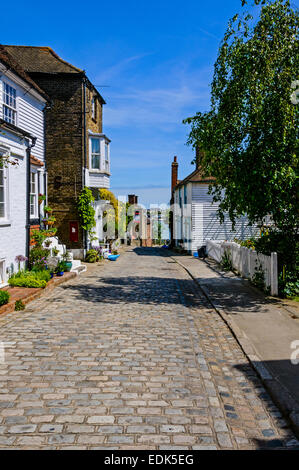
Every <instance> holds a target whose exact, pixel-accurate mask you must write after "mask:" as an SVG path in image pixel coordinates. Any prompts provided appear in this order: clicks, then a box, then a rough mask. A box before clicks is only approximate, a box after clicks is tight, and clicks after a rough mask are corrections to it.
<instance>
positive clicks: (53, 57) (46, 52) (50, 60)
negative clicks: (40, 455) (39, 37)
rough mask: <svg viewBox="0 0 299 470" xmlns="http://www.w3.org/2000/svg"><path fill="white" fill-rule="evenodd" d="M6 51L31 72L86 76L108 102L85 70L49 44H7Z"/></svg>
mask: <svg viewBox="0 0 299 470" xmlns="http://www.w3.org/2000/svg"><path fill="white" fill-rule="evenodd" d="M3 47H5V49H6V51H8V53H9V54H10V55H12V56H13V57H14V59H15V60H16V61H17V62H18V63H19V64H20V65H21V66H22V67H23V69H24V70H25V71H26V72H27V73H30V74H33V78H35V74H39V73H46V74H74V75H75V74H80V75H82V76H83V77H86V80H87V82H88V83H89V84H90V86H91V87H92V88H93V89H94V91H95V93H96V94H97V95H98V97H99V99H100V101H101V102H102V103H103V104H106V102H105V100H104V98H103V97H102V95H101V94H100V93H99V91H98V90H97V89H96V88H95V86H94V85H93V84H92V83H91V81H90V80H89V79H88V78H87V76H86V74H85V71H84V70H82V69H79V68H78V67H75V66H74V65H72V64H70V63H69V62H66V61H65V60H63V59H62V58H61V57H59V55H58V54H56V52H54V51H53V49H51V47H48V46H11V45H5V46H3Z"/></svg>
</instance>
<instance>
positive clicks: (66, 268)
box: [64, 261, 73, 273]
mask: <svg viewBox="0 0 299 470" xmlns="http://www.w3.org/2000/svg"><path fill="white" fill-rule="evenodd" d="M64 264H65V270H66V272H68V273H69V272H70V270H71V269H72V266H73V263H72V262H71V261H65V262H64Z"/></svg>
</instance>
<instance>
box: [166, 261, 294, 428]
mask: <svg viewBox="0 0 299 470" xmlns="http://www.w3.org/2000/svg"><path fill="white" fill-rule="evenodd" d="M174 259H175V260H176V261H178V262H179V263H181V264H182V265H184V266H185V268H186V269H187V270H188V271H189V272H190V274H191V275H192V276H193V277H194V278H195V279H196V280H197V282H198V283H199V284H200V286H201V287H202V289H203V290H204V292H205V293H206V294H207V295H208V297H209V298H210V299H211V300H212V302H213V304H214V306H215V307H216V308H217V309H218V310H219V311H220V313H221V314H222V315H223V317H224V319H225V321H227V322H228V323H229V325H230V326H231V327H232V329H233V331H234V332H235V333H236V336H237V337H238V339H239V340H240V342H241V344H242V346H244V350H245V351H246V353H248V356H249V357H250V358H252V362H254V365H255V367H256V368H257V370H258V372H259V373H260V375H261V376H262V378H263V379H264V382H265V384H266V385H267V386H269V389H270V391H271V393H272V394H273V398H274V399H275V401H276V402H277V403H278V404H279V405H280V406H281V407H282V409H283V411H284V412H285V413H286V414H287V415H288V416H289V417H290V419H291V421H292V423H293V425H294V426H295V427H297V429H298V433H299V308H298V307H297V306H296V304H295V302H293V305H291V302H287V303H286V305H285V302H284V301H281V300H280V299H275V298H273V297H272V298H266V297H265V296H264V294H263V293H262V292H259V291H258V290H257V289H255V288H253V287H252V286H251V285H250V284H249V282H248V281H246V280H243V279H241V278H239V277H237V276H235V275H234V274H233V273H225V272H221V269H220V267H219V265H218V264H217V263H216V262H214V261H213V260H211V259H209V258H208V259H206V260H205V261H203V260H199V259H196V258H194V257H192V256H174ZM296 350H297V353H296ZM292 355H293V359H296V358H297V359H298V361H297V364H296V363H294V362H292V361H291V357H292Z"/></svg>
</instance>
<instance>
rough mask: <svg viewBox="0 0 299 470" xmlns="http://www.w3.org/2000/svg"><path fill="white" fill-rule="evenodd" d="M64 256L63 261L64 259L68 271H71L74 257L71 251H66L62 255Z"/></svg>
mask: <svg viewBox="0 0 299 470" xmlns="http://www.w3.org/2000/svg"><path fill="white" fill-rule="evenodd" d="M62 258H63V261H64V265H65V270H66V271H67V272H70V270H71V269H72V265H73V263H72V257H71V253H70V252H69V251H66V252H65V253H64V254H63V255H62Z"/></svg>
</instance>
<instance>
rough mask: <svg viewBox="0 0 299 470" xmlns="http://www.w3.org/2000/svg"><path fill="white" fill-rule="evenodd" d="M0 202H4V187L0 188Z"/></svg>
mask: <svg viewBox="0 0 299 470" xmlns="http://www.w3.org/2000/svg"><path fill="white" fill-rule="evenodd" d="M0 202H2V203H3V202H4V187H3V186H0Z"/></svg>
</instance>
